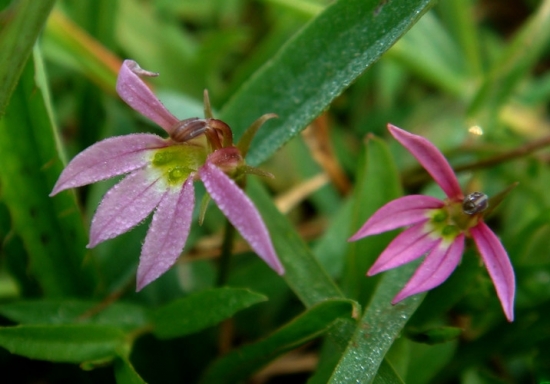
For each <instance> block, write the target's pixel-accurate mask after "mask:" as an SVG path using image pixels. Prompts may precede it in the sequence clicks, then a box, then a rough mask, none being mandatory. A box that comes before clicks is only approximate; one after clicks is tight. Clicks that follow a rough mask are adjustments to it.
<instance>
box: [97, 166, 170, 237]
mask: <svg viewBox="0 0 550 384" xmlns="http://www.w3.org/2000/svg"><path fill="white" fill-rule="evenodd" d="M148 171H150V170H148V169H140V170H138V171H135V172H133V173H131V174H130V175H128V176H126V178H124V179H123V180H122V181H121V182H120V183H118V184H117V185H115V186H114V187H113V188H111V189H110V190H109V191H108V192H107V193H106V194H105V197H104V198H103V200H102V201H101V203H100V204H99V207H98V208H97V211H96V213H95V216H94V218H93V219H92V225H91V229H90V243H89V244H88V245H87V247H88V248H92V247H95V246H96V245H97V244H99V243H101V242H102V241H105V240H108V239H112V238H113V237H116V236H118V235H120V234H122V233H124V232H127V231H129V230H130V229H132V228H133V227H135V226H136V225H138V224H139V223H140V222H141V221H142V220H143V219H145V218H146V217H147V215H149V213H151V212H152V211H153V209H155V207H156V206H157V205H158V203H159V202H160V200H161V199H162V196H163V195H164V193H165V192H166V185H165V184H164V182H163V181H162V180H161V179H160V178H155V177H151V176H150V174H149V173H150V172H148Z"/></svg>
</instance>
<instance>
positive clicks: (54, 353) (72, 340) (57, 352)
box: [0, 324, 126, 363]
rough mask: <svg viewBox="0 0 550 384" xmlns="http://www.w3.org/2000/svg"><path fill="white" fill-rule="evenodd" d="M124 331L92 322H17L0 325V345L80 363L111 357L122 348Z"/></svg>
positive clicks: (13, 350) (34, 356) (35, 356)
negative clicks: (63, 323)
mask: <svg viewBox="0 0 550 384" xmlns="http://www.w3.org/2000/svg"><path fill="white" fill-rule="evenodd" d="M125 343H126V337H125V334H124V332H122V331H121V330H120V329H118V328H116V327H111V326H106V325H93V324H70V325H19V326H16V327H4V328H0V345H1V346H2V347H4V348H6V349H7V350H8V351H10V352H11V353H14V354H16V355H21V356H25V357H28V358H31V359H39V360H47V361H54V362H64V363H82V362H85V361H91V360H103V359H109V358H114V357H115V356H116V355H117V353H118V352H119V351H122V350H123V349H124V348H125Z"/></svg>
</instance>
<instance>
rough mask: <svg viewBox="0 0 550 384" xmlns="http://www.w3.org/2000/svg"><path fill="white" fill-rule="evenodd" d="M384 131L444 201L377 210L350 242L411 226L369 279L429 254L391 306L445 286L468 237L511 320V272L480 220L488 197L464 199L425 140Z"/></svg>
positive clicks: (408, 201) (399, 202)
mask: <svg viewBox="0 0 550 384" xmlns="http://www.w3.org/2000/svg"><path fill="white" fill-rule="evenodd" d="M388 129H389V131H390V133H391V134H392V135H393V137H394V138H395V139H396V140H397V141H399V142H400V143H401V144H402V145H403V146H404V147H405V148H407V150H408V151H409V152H411V154H412V155H413V156H414V157H415V158H416V159H417V160H418V161H419V162H420V164H422V166H423V167H424V168H425V169H426V170H427V171H428V173H429V174H430V175H431V176H432V177H433V178H434V180H435V181H436V182H437V184H439V186H440V187H441V189H443V191H444V192H445V194H446V195H447V198H446V199H445V200H443V201H441V200H439V199H436V198H434V197H430V196H422V195H412V196H405V197H401V198H399V199H395V200H393V201H391V202H389V203H388V204H386V205H384V206H383V207H382V208H380V209H379V210H378V211H376V212H375V213H374V214H373V215H372V217H371V218H370V219H369V220H367V222H366V223H365V224H364V225H363V226H362V227H361V229H359V231H357V233H356V234H355V235H353V236H352V237H351V238H350V241H355V240H359V239H361V238H363V237H365V236H371V235H376V234H378V233H382V232H386V231H390V230H393V229H396V228H399V227H403V226H410V227H409V228H407V229H405V230H404V231H403V232H402V233H401V234H399V235H398V236H397V237H396V238H395V239H394V240H393V241H392V242H391V243H390V244H389V245H388V247H387V248H386V249H385V250H384V251H383V252H382V254H381V255H380V256H379V257H378V259H377V260H376V262H375V263H374V265H373V266H372V267H371V268H370V269H369V271H368V272H367V275H368V276H372V275H375V274H377V273H380V272H383V271H386V270H388V269H392V268H396V267H399V266H401V265H403V264H406V263H408V262H411V261H413V260H415V259H417V258H419V257H420V256H422V255H424V254H427V256H426V258H425V259H424V261H423V262H422V264H421V265H420V266H419V267H418V269H417V270H416V272H415V273H414V275H413V276H412V278H411V279H410V280H409V281H408V282H407V284H406V285H405V287H404V288H403V289H402V290H401V291H400V292H399V293H398V294H397V296H395V297H394V299H393V300H392V304H395V303H397V302H399V301H401V300H403V299H405V298H407V297H409V296H411V295H414V294H417V293H420V292H424V291H427V290H429V289H432V288H434V287H436V286H438V285H440V284H441V283H443V282H444V281H445V280H446V279H447V278H448V277H449V276H450V274H451V273H452V272H453V271H454V269H455V268H456V266H457V265H458V263H459V262H460V259H461V256H462V252H463V250H464V240H465V238H466V237H472V238H473V239H474V242H475V244H476V246H477V249H478V251H479V253H480V255H481V258H482V259H483V262H484V263H485V266H486V267H487V271H488V272H489V275H490V276H491V279H492V280H493V284H494V285H495V288H496V291H497V295H498V298H499V299H500V303H501V305H502V308H503V310H504V313H505V315H506V318H507V319H508V321H513V319H514V310H513V306H514V293H515V278H514V271H513V269H512V265H511V263H510V259H509V258H508V255H507V253H506V250H505V249H504V247H503V246H502V243H501V242H500V241H499V240H498V238H497V236H496V235H495V234H494V233H493V231H491V229H490V228H489V227H488V226H487V225H486V224H485V223H484V222H483V215H482V212H483V210H484V209H485V208H487V205H488V201H487V196H486V195H484V194H483V193H481V192H474V193H471V194H469V195H467V196H466V197H465V196H464V195H463V193H462V190H461V189H460V185H459V184H458V180H457V178H456V176H455V174H454V172H453V170H452V168H451V166H450V165H449V163H448V162H447V160H446V159H445V157H444V156H443V154H442V153H441V152H440V151H439V150H438V149H437V148H436V147H435V146H434V145H433V144H432V143H430V142H429V141H428V140H426V139H425V138H423V137H421V136H417V135H413V134H411V133H408V132H406V131H404V130H402V129H399V128H397V127H395V126H393V125H391V124H388Z"/></svg>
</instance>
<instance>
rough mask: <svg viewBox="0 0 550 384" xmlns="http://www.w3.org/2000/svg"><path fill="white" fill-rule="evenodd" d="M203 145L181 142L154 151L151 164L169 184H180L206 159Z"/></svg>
mask: <svg viewBox="0 0 550 384" xmlns="http://www.w3.org/2000/svg"><path fill="white" fill-rule="evenodd" d="M206 155H207V153H206V150H205V148H203V147H200V146H195V145H190V144H181V145H172V146H170V147H166V148H160V149H157V150H156V151H155V154H154V155H153V159H152V161H151V165H152V166H153V168H155V169H157V170H159V171H160V172H161V173H162V174H163V175H164V177H165V179H166V181H167V182H168V184H170V185H181V184H183V183H184V182H185V180H186V179H187V178H188V177H189V175H190V174H191V173H192V172H197V171H198V169H199V167H201V166H202V165H203V164H204V162H205V161H206Z"/></svg>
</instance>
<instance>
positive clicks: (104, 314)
mask: <svg viewBox="0 0 550 384" xmlns="http://www.w3.org/2000/svg"><path fill="white" fill-rule="evenodd" d="M0 314H2V316H5V317H7V318H8V319H10V320H12V321H15V322H17V323H21V324H43V325H44V324H71V323H81V324H103V325H112V326H117V327H120V328H123V329H135V328H138V327H143V326H145V325H146V324H147V322H148V318H147V313H146V310H145V308H143V307H141V306H139V305H136V304H130V303H114V304H110V305H108V306H105V307H104V306H103V304H102V303H101V302H98V301H83V300H82V301H79V300H78V301H77V300H26V301H18V302H15V303H11V304H3V305H0Z"/></svg>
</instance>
